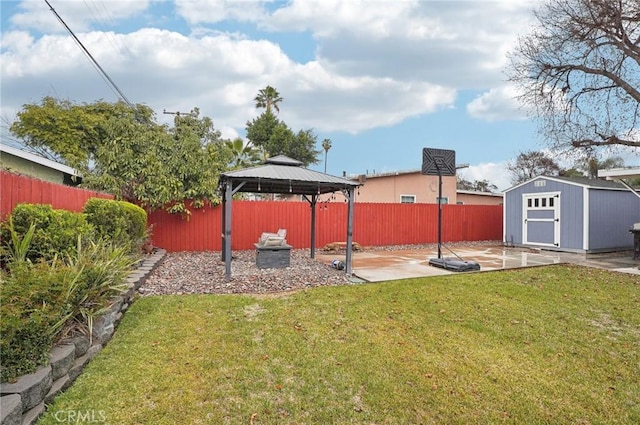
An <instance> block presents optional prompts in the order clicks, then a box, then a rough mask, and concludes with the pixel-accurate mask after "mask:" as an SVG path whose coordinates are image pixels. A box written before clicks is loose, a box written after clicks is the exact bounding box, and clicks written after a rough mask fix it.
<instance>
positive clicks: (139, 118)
mask: <svg viewBox="0 0 640 425" xmlns="http://www.w3.org/2000/svg"><path fill="white" fill-rule="evenodd" d="M111 119H118V120H120V121H123V122H124V121H126V122H129V123H132V124H135V125H139V126H142V127H151V126H153V125H155V123H154V113H153V111H152V110H151V109H150V108H149V107H148V106H145V105H140V104H138V105H135V107H133V108H131V107H130V106H129V105H127V104H126V103H124V102H122V101H120V102H116V103H108V102H104V101H98V102H95V103H90V104H87V103H84V104H75V103H73V102H71V101H70V100H59V99H55V98H53V97H50V96H47V97H44V98H43V99H42V101H41V102H40V103H38V104H35V103H34V104H25V105H23V106H22V111H20V112H18V114H17V120H16V121H15V122H13V124H12V125H11V127H10V130H11V132H12V133H13V134H15V135H16V136H17V137H19V138H21V139H22V140H23V141H24V143H25V144H26V145H27V146H29V147H31V148H32V149H34V150H36V151H37V152H38V153H40V154H42V155H44V156H47V157H50V158H52V159H56V160H58V161H61V162H64V163H65V164H67V165H70V166H72V167H76V168H87V167H89V165H90V163H91V162H92V160H93V155H94V154H95V152H96V150H97V149H98V147H99V146H100V144H101V143H102V142H103V141H104V140H105V138H106V132H107V130H106V127H107V122H108V121H109V120H111Z"/></svg>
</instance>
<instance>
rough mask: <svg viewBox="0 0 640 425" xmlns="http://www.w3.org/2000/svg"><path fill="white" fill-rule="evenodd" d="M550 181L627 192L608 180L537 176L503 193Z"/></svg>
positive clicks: (620, 185)
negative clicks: (541, 181) (529, 184)
mask: <svg viewBox="0 0 640 425" xmlns="http://www.w3.org/2000/svg"><path fill="white" fill-rule="evenodd" d="M542 179H544V180H552V181H557V182H561V183H567V184H570V185H573V186H581V187H586V188H588V189H601V190H627V188H626V187H625V186H624V185H623V184H621V183H618V182H614V181H610V180H601V179H589V178H587V177H560V176H553V177H548V176H538V177H534V178H532V179H529V180H527V181H526V182H522V183H520V184H517V185H515V186H512V187H510V188H509V189H507V190H505V191H504V193H507V192H509V191H511V190H514V189H517V188H519V187H522V186H524V185H526V184H528V183H531V182H533V181H536V180H542Z"/></svg>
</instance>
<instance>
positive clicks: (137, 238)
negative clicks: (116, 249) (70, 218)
mask: <svg viewBox="0 0 640 425" xmlns="http://www.w3.org/2000/svg"><path fill="white" fill-rule="evenodd" d="M83 212H84V213H85V214H86V216H87V221H88V222H89V223H91V224H92V225H93V226H94V228H95V232H96V236H97V237H98V238H102V239H104V240H107V241H112V242H114V243H116V244H118V245H120V246H124V247H126V248H127V249H128V250H130V252H138V251H139V250H140V247H141V246H142V243H143V242H144V239H145V237H146V228H147V213H146V212H145V210H143V209H142V208H140V207H138V206H137V205H134V204H131V203H129V202H125V201H115V200H111V199H101V198H91V199H89V200H88V201H87V203H86V204H85V206H84V208H83Z"/></svg>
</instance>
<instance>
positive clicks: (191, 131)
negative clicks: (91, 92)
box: [11, 98, 230, 213]
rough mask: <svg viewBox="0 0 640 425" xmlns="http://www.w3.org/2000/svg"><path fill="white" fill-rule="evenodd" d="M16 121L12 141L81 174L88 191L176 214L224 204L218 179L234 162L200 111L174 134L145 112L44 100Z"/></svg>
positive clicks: (177, 125)
mask: <svg viewBox="0 0 640 425" xmlns="http://www.w3.org/2000/svg"><path fill="white" fill-rule="evenodd" d="M18 118H19V120H17V121H16V122H15V123H14V124H13V125H12V127H11V128H12V130H13V131H14V133H15V134H16V135H17V136H19V137H22V138H23V140H25V141H26V142H27V144H29V145H31V146H40V147H43V148H46V149H49V150H51V151H52V152H54V153H55V154H57V155H59V156H60V157H61V158H62V159H63V160H65V162H67V163H68V164H70V165H73V166H76V167H77V168H79V169H80V170H81V171H82V174H83V183H82V185H83V186H85V187H89V188H94V189H100V190H105V191H108V192H110V193H113V194H114V195H115V196H116V197H117V198H119V199H125V200H128V201H131V202H135V203H138V204H140V205H142V206H145V207H148V208H150V209H156V208H165V209H167V210H168V211H170V212H176V213H178V212H179V213H188V212H189V206H193V207H198V206H201V205H203V203H204V202H205V201H207V200H209V201H211V202H213V203H217V202H218V197H217V194H216V190H215V188H216V186H217V178H218V175H219V173H220V172H221V171H223V170H224V169H226V165H227V163H228V161H229V158H230V154H229V153H228V152H227V151H226V150H225V148H224V143H220V133H219V132H218V131H217V130H215V129H214V128H213V123H212V121H211V119H209V118H207V117H200V116H199V111H198V110H197V109H194V110H193V111H192V112H191V113H190V114H187V115H183V116H180V117H178V116H176V119H175V121H174V126H173V127H168V126H165V125H159V124H157V123H156V122H155V115H154V114H153V111H151V109H149V108H148V107H146V106H141V105H138V106H137V107H136V108H134V109H132V108H130V107H129V106H128V105H126V104H124V103H121V102H118V103H115V104H109V103H106V102H96V103H95V104H83V105H76V104H73V103H72V102H68V101H57V100H55V99H52V98H45V99H43V102H42V104H40V105H25V107H24V109H23V111H22V112H21V113H19V114H18ZM43 123H44V124H45V125H42V124H43Z"/></svg>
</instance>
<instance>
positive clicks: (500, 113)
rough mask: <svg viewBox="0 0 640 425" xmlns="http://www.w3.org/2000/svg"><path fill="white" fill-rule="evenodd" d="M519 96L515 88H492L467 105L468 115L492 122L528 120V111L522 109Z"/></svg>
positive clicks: (507, 86)
mask: <svg viewBox="0 0 640 425" xmlns="http://www.w3.org/2000/svg"><path fill="white" fill-rule="evenodd" d="M517 96H518V90H517V89H516V88H515V87H513V86H509V85H506V86H501V87H497V88H492V89H491V90H489V91H488V92H485V93H483V94H482V95H480V96H478V97H476V98H475V99H474V100H472V101H471V102H470V103H469V104H467V113H469V115H471V116H472V117H474V118H477V119H482V120H486V121H491V122H493V121H503V120H514V119H526V118H527V115H526V111H525V110H524V109H523V108H521V107H520V104H519V103H518V100H517V99H516V97H517Z"/></svg>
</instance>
